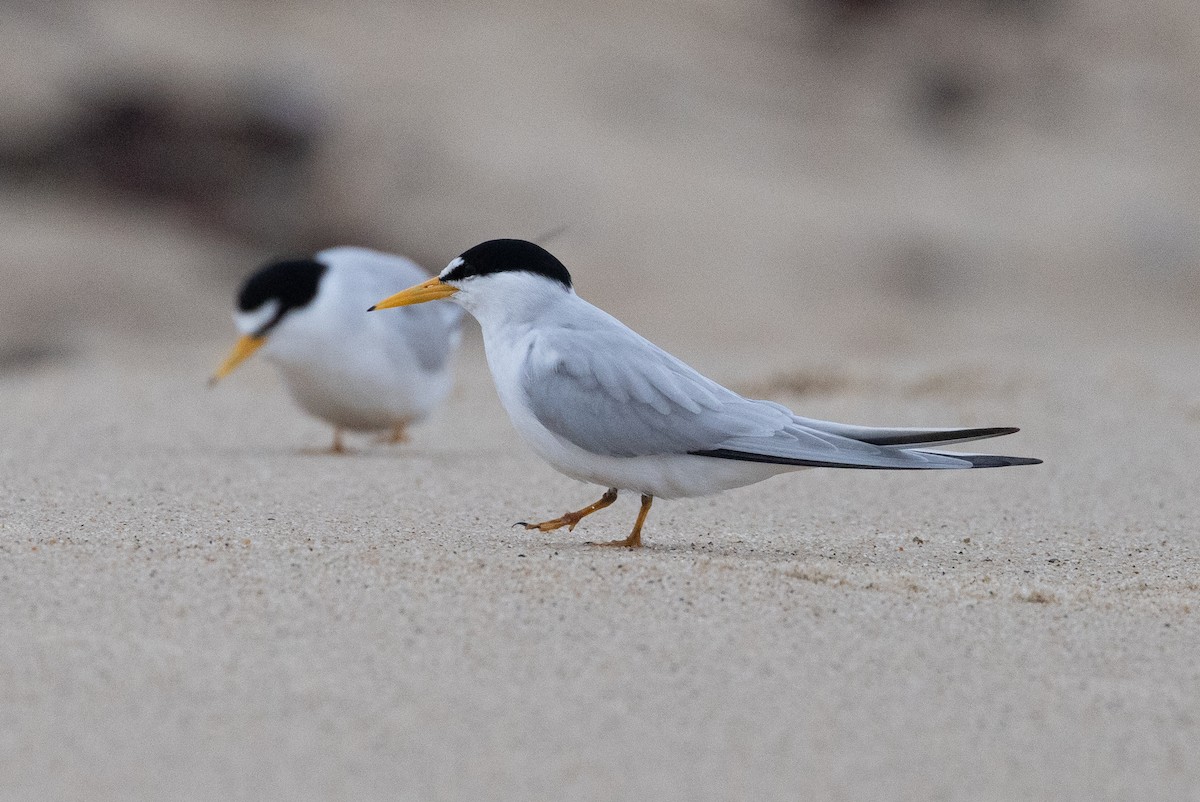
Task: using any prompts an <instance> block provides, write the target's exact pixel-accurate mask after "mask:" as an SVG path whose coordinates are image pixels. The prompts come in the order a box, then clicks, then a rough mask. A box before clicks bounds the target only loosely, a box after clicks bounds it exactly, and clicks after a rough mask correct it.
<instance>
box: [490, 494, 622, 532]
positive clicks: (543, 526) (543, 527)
mask: <svg viewBox="0 0 1200 802" xmlns="http://www.w3.org/2000/svg"><path fill="white" fill-rule="evenodd" d="M616 500H617V489H616V488H615V487H610V488H609V489H608V490H606V491H605V492H604V495H603V496H601V497H600V500H599V501H597V502H595V503H594V504H589V505H587V506H586V507H584V508H583V509H582V510H576V511H575V512H568V513H565V514H563V515H562V516H561V517H559V518H555V519H553V520H551V521H542V522H541V523H540V524H527V523H525V522H524V521H517V523H515V524H513V525H514V526H523V527H525V528H526V529H536V530H538V531H539V532H551V531H553V530H555V529H559V528H561V527H564V526H565V527H567V531H568V532H570V531H572V530H574V529H575V524H577V523H579V522H580V521H582V520H583V519H584V518H586V517H587V516H589V515H591V514H592V513H593V512H596V511H597V510H602V509H604V508H605V507H607V506H608V505H609V504H612V503H613V502H614V501H616Z"/></svg>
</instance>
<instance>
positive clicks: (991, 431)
mask: <svg viewBox="0 0 1200 802" xmlns="http://www.w3.org/2000/svg"><path fill="white" fill-rule="evenodd" d="M1019 431H1021V430H1020V429H1018V428H1017V427H1016V426H988V427H985V428H976V429H947V430H946V431H941V432H938V431H926V430H921V429H918V430H917V431H915V432H904V433H903V434H892V435H884V436H878V437H860V438H858V439H859V440H862V442H864V443H870V444H871V445H873V446H891V447H896V446H901V447H903V446H927V445H933V444H934V443H938V442H942V441H947V440H948V441H951V442H953V441H965V440H987V439H989V438H992V437H1004V436H1005V435H1007V434H1016V433H1017V432H1019Z"/></svg>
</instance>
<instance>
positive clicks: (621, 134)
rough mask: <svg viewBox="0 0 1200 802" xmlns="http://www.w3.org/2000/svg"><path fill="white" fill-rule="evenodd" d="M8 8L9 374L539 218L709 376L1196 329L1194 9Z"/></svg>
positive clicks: (2, 308) (120, 4)
mask: <svg viewBox="0 0 1200 802" xmlns="http://www.w3.org/2000/svg"><path fill="white" fill-rule="evenodd" d="M0 11H2V13H3V24H2V25H0V59H3V63H4V76H5V80H4V81H3V82H0V182H2V183H0V231H2V232H3V234H2V235H0V271H2V273H0V278H2V279H3V282H4V291H3V293H0V371H28V370H35V369H37V368H38V367H39V366H42V365H45V364H52V363H55V362H61V361H63V360H73V359H81V358H87V357H88V356H89V355H90V354H93V353H94V352H95V351H96V350H97V349H101V348H108V349H112V348H117V349H120V348H124V347H133V348H141V347H146V346H153V345H161V344H162V343H163V342H164V340H170V341H172V342H181V341H184V340H201V341H204V342H206V343H207V342H209V341H214V340H216V339H217V338H223V339H224V340H227V339H228V338H229V337H231V336H232V331H231V326H230V324H229V319H228V312H229V309H230V307H231V303H232V294H233V292H234V290H235V288H236V286H237V283H238V282H239V280H240V279H241V278H242V276H244V275H245V274H246V273H247V272H249V271H250V270H251V269H253V268H255V267H256V266H258V265H259V264H260V263H261V262H263V261H265V260H266V259H269V258H272V257H276V256H282V255H289V254H298V253H303V252H311V251H312V250H314V249H317V248H321V247H325V246H329V245H335V244H341V243H358V244H364V245H371V246H374V247H378V248H384V249H389V250H394V251H398V252H401V253H404V254H407V255H410V256H412V257H414V258H416V259H417V260H418V261H420V262H422V263H423V264H424V265H425V266H426V267H427V268H429V269H430V270H434V271H436V270H438V269H440V268H441V267H442V266H443V265H444V264H445V263H446V262H447V261H448V260H449V259H450V258H452V257H453V256H455V255H456V254H458V253H459V252H461V251H462V250H464V249H466V248H467V247H469V246H471V245H473V244H475V243H476V242H478V241H480V240H483V239H486V238H491V237H496V236H521V237H528V238H533V237H537V236H539V235H541V234H543V233H545V232H547V231H552V230H555V229H557V228H559V227H563V226H565V227H566V229H565V231H564V233H562V234H559V235H558V236H557V237H556V238H555V240H554V241H553V242H552V243H550V247H551V250H552V251H554V252H555V253H556V254H557V255H559V256H560V258H562V259H563V261H564V262H565V263H566V264H567V265H568V267H569V268H571V270H572V271H573V273H574V274H575V277H576V284H577V287H578V288H579V290H580V293H581V294H582V295H584V296H585V297H587V298H589V299H590V300H592V301H594V302H596V303H598V304H599V305H601V306H603V307H605V308H606V309H608V310H610V311H612V312H614V313H615V314H617V315H618V317H621V318H623V319H625V320H626V321H627V322H629V323H631V324H632V325H634V327H635V328H637V329H639V330H640V331H642V332H643V333H645V334H647V335H648V336H650V337H651V338H652V339H656V340H658V341H660V342H661V343H662V344H663V345H665V346H667V347H668V348H671V349H672V350H677V351H682V352H683V355H685V356H686V357H688V358H689V359H691V360H692V361H694V362H699V363H701V364H700V366H701V367H704V365H703V362H704V359H705V357H704V354H705V353H708V351H709V349H718V350H720V351H722V352H724V353H756V354H759V355H765V356H764V357H763V358H764V359H765V360H766V365H767V366H768V367H779V368H788V367H790V366H795V365H800V364H809V365H811V364H814V363H820V362H821V360H822V358H823V357H822V355H823V354H827V353H829V352H830V350H833V351H841V352H847V353H864V354H866V353H870V354H888V353H897V352H900V353H902V352H904V350H905V349H912V350H921V351H923V352H925V351H928V349H931V348H937V349H948V350H954V349H961V348H968V349H972V350H975V351H978V352H980V353H986V352H987V350H988V349H989V348H993V347H995V346H994V343H996V342H1000V343H1003V347H1004V348H1006V349H1013V350H1015V351H1016V352H1024V353H1029V354H1036V353H1038V352H1039V351H1041V350H1045V349H1058V353H1060V355H1061V353H1062V349H1063V348H1067V349H1069V348H1071V347H1072V346H1071V343H1074V344H1076V345H1077V346H1078V347H1079V348H1082V349H1085V350H1087V349H1094V348H1097V347H1100V348H1104V349H1113V348H1118V349H1119V348H1120V347H1121V343H1123V342H1125V341H1126V340H1127V338H1130V337H1141V338H1142V339H1143V340H1146V341H1154V340H1157V339H1161V338H1175V340H1177V341H1179V342H1180V343H1181V344H1183V345H1184V346H1186V345H1187V344H1188V343H1193V342H1194V340H1189V339H1188V336H1189V335H1194V334H1195V333H1196V332H1197V331H1198V330H1200V326H1198V325H1197V324H1196V323H1195V320H1194V318H1195V315H1194V310H1195V305H1196V302H1197V300H1200V271H1198V268H1197V253H1198V252H1200V217H1198V214H1197V208H1198V204H1197V201H1198V199H1200V159H1197V157H1196V153H1197V152H1198V151H1200V124H1198V123H1200V105H1198V101H1200V70H1198V66H1200V49H1198V48H1197V42H1200V15H1197V14H1196V13H1195V8H1194V6H1193V4H1192V3H1190V2H1187V0H1146V1H1145V2H1136V3H1135V2H1128V0H1087V1H1086V2H1085V0H750V1H749V2H732V0H707V1H706V0H693V1H687V0H678V1H677V2H662V3H654V4H644V3H632V2H612V3H591V2H589V3H583V2H539V1H538V0H524V1H523V2H517V3H489V4H483V3H468V2H447V1H446V0H439V1H438V2H408V3H397V2H338V3H334V2H328V1H327V0H326V1H321V2H317V1H315V0H313V1H310V2H292V3H276V2H267V0H210V1H208V2H204V1H203V0H201V1H197V0H188V1H187V2H182V0H180V1H179V2H171V0H166V1H163V2H156V3H154V4H146V3H140V2H133V1H132V0H96V1H95V2H46V0H3V2H0ZM398 289H399V288H398ZM1181 336H1182V340H1180V339H1179V338H1180V337H1181ZM221 347H223V342H222V346H221ZM221 347H214V350H213V359H214V361H215V359H216V358H217V356H218V355H219V353H220V350H221ZM810 378H811V377H810ZM812 380H814V381H819V377H818V378H817V379H812Z"/></svg>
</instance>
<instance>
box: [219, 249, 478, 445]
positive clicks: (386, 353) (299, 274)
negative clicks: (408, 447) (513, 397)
mask: <svg viewBox="0 0 1200 802" xmlns="http://www.w3.org/2000/svg"><path fill="white" fill-rule="evenodd" d="M428 277H429V273H428V272H426V271H425V270H423V269H421V268H420V267H419V266H418V265H417V264H416V263H415V262H412V261H410V260H408V259H405V258H404V257H402V256H395V255H392V254H387V253H382V252H380V251H374V250H371V249H369V248H358V247H351V246H343V247H338V248H330V249H328V250H324V251H321V252H319V253H317V254H316V255H315V256H313V257H312V258H311V259H295V260H289V261H282V262H274V263H272V264H268V265H267V266H266V267H263V268H262V269H261V270H259V271H257V272H255V273H253V274H252V275H251V276H249V277H248V278H247V279H246V281H245V283H244V284H242V288H241V291H240V292H239V293H238V298H237V310H236V311H235V312H234V315H233V320H234V324H235V325H236V326H237V329H238V331H239V332H240V333H241V335H242V336H241V337H240V338H239V339H238V341H237V344H236V345H234V347H233V350H232V351H231V352H230V354H229V356H228V357H227V358H226V359H225V361H224V362H223V363H222V364H221V366H220V367H219V368H217V371H216V373H215V374H214V375H213V377H212V379H211V382H212V383H215V382H217V381H218V380H220V379H221V378H223V377H225V376H227V375H228V374H229V373H230V372H231V371H233V369H234V368H236V367H237V366H238V365H240V364H241V363H242V362H243V361H245V360H246V359H247V358H248V357H250V355H252V354H254V353H255V352H256V351H258V350H259V349H261V350H262V352H263V354H264V355H265V356H266V357H267V359H268V360H270V361H271V362H273V363H275V365H276V366H277V367H278V368H279V372H280V373H281V374H282V376H283V380H284V382H285V383H286V384H287V387H288V390H290V391H291V394H292V397H293V398H295V400H296V402H297V403H298V404H299V405H300V406H301V407H302V408H303V409H304V410H305V411H306V412H308V413H309V414H311V415H314V416H316V417H318V418H321V419H322V420H325V421H328V422H329V423H331V424H333V427H334V429H333V445H332V447H331V449H330V450H331V451H332V452H335V453H341V452H343V451H344V448H343V445H342V431H343V430H344V429H350V430H353V431H380V430H385V431H389V432H390V437H389V438H388V440H389V441H390V442H401V441H403V440H404V439H405V428H406V427H407V426H408V425H409V424H411V423H416V422H417V421H420V420H421V419H422V418H424V417H425V416H426V415H428V414H429V412H430V411H431V410H432V409H433V408H434V407H435V406H437V404H438V403H440V402H441V401H442V399H444V398H445V397H446V394H447V393H448V392H449V391H450V386H451V364H450V363H451V357H453V355H454V352H455V350H456V349H457V348H458V342H459V338H460V336H461V335H460V330H459V324H460V322H461V319H462V310H461V309H460V308H458V307H457V306H455V305H454V304H450V303H442V304H433V305H432V306H429V307H426V308H423V309H409V310H405V311H406V312H407V313H408V314H404V315H401V316H398V317H395V318H391V319H389V318H387V317H384V316H376V315H364V314H363V307H364V306H365V305H367V304H369V303H371V301H373V300H374V299H376V298H378V297H379V296H380V295H382V294H383V293H385V292H388V291H389V290H391V289H392V288H394V287H395V286H396V285H397V284H398V283H399V284H407V283H411V282H414V281H420V280H422V279H426V278H428Z"/></svg>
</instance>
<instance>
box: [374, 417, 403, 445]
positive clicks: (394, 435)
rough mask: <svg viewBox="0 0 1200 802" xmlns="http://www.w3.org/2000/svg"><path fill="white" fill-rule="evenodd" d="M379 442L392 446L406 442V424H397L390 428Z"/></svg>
mask: <svg viewBox="0 0 1200 802" xmlns="http://www.w3.org/2000/svg"><path fill="white" fill-rule="evenodd" d="M379 442H380V443H383V444H384V445H389V446H394V445H397V444H398V443H407V442H408V424H406V423H397V424H396V425H395V426H393V427H392V430H391V431H390V432H388V433H387V434H385V435H383V436H382V437H380V438H379Z"/></svg>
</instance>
